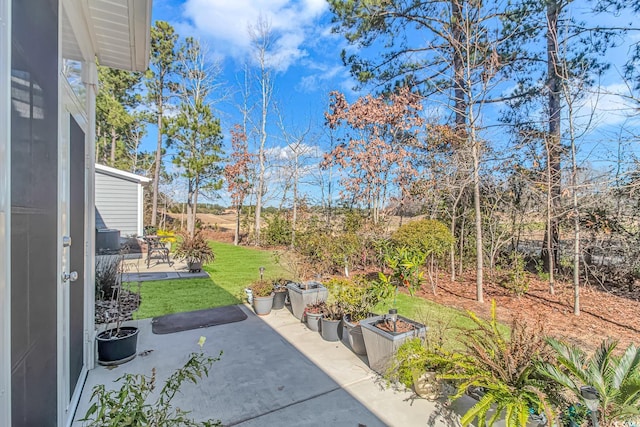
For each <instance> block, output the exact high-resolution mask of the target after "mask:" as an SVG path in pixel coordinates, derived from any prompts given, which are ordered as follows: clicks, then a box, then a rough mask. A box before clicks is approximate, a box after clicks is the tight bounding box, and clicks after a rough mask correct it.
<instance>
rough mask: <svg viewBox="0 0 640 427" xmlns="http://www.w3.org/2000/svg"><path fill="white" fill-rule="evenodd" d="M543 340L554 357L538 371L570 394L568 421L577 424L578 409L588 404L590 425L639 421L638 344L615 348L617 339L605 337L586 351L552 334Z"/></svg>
mask: <svg viewBox="0 0 640 427" xmlns="http://www.w3.org/2000/svg"><path fill="white" fill-rule="evenodd" d="M547 343H548V344H549V345H550V346H551V347H552V348H553V350H554V353H555V356H556V358H557V361H556V362H555V363H550V362H547V363H544V364H543V365H541V367H540V373H541V374H542V375H544V376H545V378H548V379H550V380H552V381H554V382H555V383H556V384H558V385H559V386H560V387H562V389H563V390H564V391H565V392H568V393H569V394H570V395H571V398H572V400H573V402H574V403H573V405H572V406H573V408H574V414H573V415H574V417H573V419H572V420H570V421H574V423H575V424H577V422H576V420H577V419H579V418H584V414H582V413H580V412H586V411H585V409H584V408H588V409H589V415H590V417H591V420H592V421H591V425H601V426H614V425H634V424H631V423H636V424H637V423H638V422H640V414H639V410H638V408H640V391H639V390H640V376H639V374H638V372H639V371H640V348H638V347H636V346H635V345H633V344H631V345H629V347H627V348H626V349H625V350H624V351H623V352H619V351H617V349H616V348H617V346H618V342H617V341H615V340H611V339H605V340H604V341H602V343H601V344H600V346H599V347H598V349H596V350H595V351H594V352H593V353H592V354H591V355H588V354H587V353H585V352H584V351H583V350H582V349H580V348H578V347H576V346H575V345H572V344H568V343H566V342H563V341H559V340H556V339H553V338H547ZM551 362H553V361H551ZM579 409H582V411H579ZM569 415H571V414H570V413H569ZM567 418H569V417H567ZM568 421H569V420H568ZM569 425H570V424H569Z"/></svg>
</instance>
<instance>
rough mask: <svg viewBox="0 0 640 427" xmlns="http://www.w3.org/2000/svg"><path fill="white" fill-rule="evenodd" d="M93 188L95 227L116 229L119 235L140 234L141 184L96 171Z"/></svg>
mask: <svg viewBox="0 0 640 427" xmlns="http://www.w3.org/2000/svg"><path fill="white" fill-rule="evenodd" d="M95 188H96V228H115V229H118V230H120V236H121V237H125V236H137V235H141V234H142V230H141V220H142V218H141V214H140V211H141V208H140V206H141V205H140V204H139V192H140V191H142V190H141V185H140V184H138V183H137V182H132V181H128V180H126V179H122V178H117V177H114V176H110V175H106V174H103V173H100V172H99V171H96V182H95Z"/></svg>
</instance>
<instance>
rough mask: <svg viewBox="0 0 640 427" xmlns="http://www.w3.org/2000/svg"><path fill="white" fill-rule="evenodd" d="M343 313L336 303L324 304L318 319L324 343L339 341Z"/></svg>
mask: <svg viewBox="0 0 640 427" xmlns="http://www.w3.org/2000/svg"><path fill="white" fill-rule="evenodd" d="M343 315H344V312H343V311H342V307H341V306H340V304H339V303H338V302H333V303H331V304H326V305H325V309H324V312H323V313H322V319H320V334H321V335H322V338H323V339H324V340H326V341H340V338H341V337H340V335H341V334H340V329H341V321H342V316H343Z"/></svg>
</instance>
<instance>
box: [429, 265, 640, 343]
mask: <svg viewBox="0 0 640 427" xmlns="http://www.w3.org/2000/svg"><path fill="white" fill-rule="evenodd" d="M483 289H484V301H485V302H484V303H483V304H481V303H478V302H476V284H475V276H470V275H468V276H465V277H463V278H462V279H461V280H460V281H456V282H451V281H450V280H447V279H445V278H441V279H440V281H439V283H438V288H437V292H436V295H434V294H433V292H432V291H431V288H430V286H429V285H428V284H427V285H426V286H424V287H423V288H422V289H421V290H420V291H419V292H418V295H420V296H421V297H423V298H426V299H429V300H432V301H435V302H437V303H440V304H443V305H447V306H450V307H455V308H459V309H465V310H471V311H473V312H475V313H477V314H479V315H480V316H482V317H484V318H488V317H489V316H490V310H491V300H495V301H496V307H497V315H498V318H499V319H500V320H501V321H503V322H505V323H509V322H510V321H511V319H512V318H513V316H517V317H518V318H520V319H524V320H527V321H531V322H535V321H537V320H540V321H541V322H542V323H543V324H544V326H545V330H546V332H547V333H548V334H549V335H552V336H556V337H559V338H563V339H566V340H567V341H570V342H572V343H575V344H577V345H579V346H581V347H582V348H585V349H593V348H595V347H597V346H598V345H599V344H600V343H601V342H602V340H603V339H604V338H608V337H610V338H614V339H618V340H620V344H619V347H620V348H626V347H627V346H628V345H629V344H630V343H635V344H636V345H638V344H640V289H637V288H636V290H635V292H618V293H619V294H622V295H616V294H615V293H614V292H611V291H609V292H607V291H605V290H603V289H596V288H594V287H591V286H583V287H581V288H580V293H581V294H580V306H581V312H580V315H579V316H575V315H574V314H573V287H572V286H571V285H570V284H567V283H556V287H555V294H553V295H552V294H550V292H549V285H548V283H547V282H543V281H541V280H538V279H537V278H533V277H532V278H531V283H530V286H529V290H528V292H527V293H526V294H525V295H523V296H521V297H520V298H518V297H516V296H514V295H513V294H512V293H510V292H509V291H508V290H506V289H505V288H503V287H502V286H499V285H495V284H492V283H485V285H484V286H483Z"/></svg>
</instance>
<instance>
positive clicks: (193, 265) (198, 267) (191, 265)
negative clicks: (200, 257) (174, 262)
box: [187, 261, 202, 273]
mask: <svg viewBox="0 0 640 427" xmlns="http://www.w3.org/2000/svg"><path fill="white" fill-rule="evenodd" d="M187 268H188V269H189V273H200V272H201V271H202V261H189V262H187Z"/></svg>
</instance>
